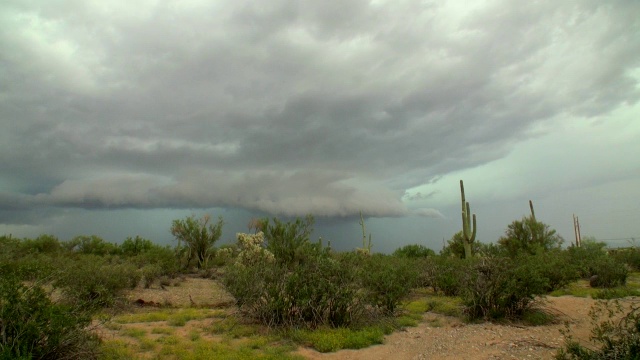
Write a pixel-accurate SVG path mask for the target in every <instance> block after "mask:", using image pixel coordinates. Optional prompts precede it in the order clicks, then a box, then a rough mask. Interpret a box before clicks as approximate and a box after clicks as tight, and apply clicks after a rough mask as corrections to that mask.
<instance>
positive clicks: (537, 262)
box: [523, 249, 580, 292]
mask: <svg viewBox="0 0 640 360" xmlns="http://www.w3.org/2000/svg"><path fill="white" fill-rule="evenodd" d="M523 258H524V259H528V261H529V262H531V266H537V269H538V272H539V274H540V276H541V277H543V278H546V279H547V281H548V286H547V287H546V292H552V291H554V290H557V289H561V288H563V287H565V286H567V285H569V284H570V283H572V282H574V281H576V280H578V279H580V271H579V269H578V267H577V266H576V265H575V264H574V263H572V262H571V260H570V258H569V256H568V254H567V253H566V252H565V251H560V250H558V249H555V250H552V251H549V252H546V253H545V252H543V253H540V254H537V255H535V256H531V257H526V256H525V257H523Z"/></svg>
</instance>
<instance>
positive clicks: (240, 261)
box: [236, 231, 275, 266]
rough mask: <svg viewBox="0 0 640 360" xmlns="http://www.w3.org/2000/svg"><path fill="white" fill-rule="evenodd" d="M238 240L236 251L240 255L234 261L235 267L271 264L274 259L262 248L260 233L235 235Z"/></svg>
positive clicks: (262, 238)
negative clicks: (263, 263)
mask: <svg viewBox="0 0 640 360" xmlns="http://www.w3.org/2000/svg"><path fill="white" fill-rule="evenodd" d="M236 238H237V240H238V249H239V250H240V253H239V254H238V257H237V259H236V265H241V266H251V265H256V264H259V263H262V262H263V261H264V262H267V263H270V262H273V261H274V260H275V257H274V256H273V254H272V253H271V252H270V251H268V250H267V249H265V248H264V233H263V232H262V231H260V232H259V233H257V234H244V233H238V234H236Z"/></svg>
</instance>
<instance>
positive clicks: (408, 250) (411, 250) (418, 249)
mask: <svg viewBox="0 0 640 360" xmlns="http://www.w3.org/2000/svg"><path fill="white" fill-rule="evenodd" d="M435 255H436V253H435V251H433V250H431V249H429V248H428V247H426V246H423V245H419V244H412V245H405V246H403V247H401V248H398V249H396V251H394V252H393V256H397V257H408V258H423V257H428V256H435Z"/></svg>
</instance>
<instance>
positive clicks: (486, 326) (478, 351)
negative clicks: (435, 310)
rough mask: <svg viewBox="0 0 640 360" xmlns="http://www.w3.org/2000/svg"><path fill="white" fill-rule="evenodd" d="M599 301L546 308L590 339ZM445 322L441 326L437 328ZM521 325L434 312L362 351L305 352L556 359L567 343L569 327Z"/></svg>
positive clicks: (557, 302)
mask: <svg viewBox="0 0 640 360" xmlns="http://www.w3.org/2000/svg"><path fill="white" fill-rule="evenodd" d="M593 303H594V301H593V300H592V299H590V298H576V297H572V296H563V297H557V298H553V297H549V298H548V299H547V304H546V305H545V308H546V309H547V310H549V311H553V312H554V313H557V314H558V315H559V317H560V319H561V320H562V322H564V321H569V322H570V324H571V325H570V326H571V330H572V333H573V334H574V337H575V338H577V339H580V340H582V341H588V339H589V334H590V323H589V318H588V313H589V309H590V308H591V305H592V304H593ZM434 318H439V319H440V321H439V323H440V324H442V326H441V327H433V326H431V325H429V324H432V323H434V321H433V320H434ZM562 322H561V323H559V324H555V325H546V326H536V327H521V326H510V325H498V324H492V323H482V324H464V323H462V322H461V321H460V320H458V319H455V318H450V317H446V316H442V315H437V314H431V313H428V314H426V315H425V321H424V322H423V323H421V324H420V325H419V326H418V327H414V328H408V329H407V330H406V331H402V332H396V333H393V334H391V335H389V336H387V337H386V338H385V342H384V344H382V345H377V346H372V347H370V348H367V349H362V350H342V351H338V352H335V353H330V354H322V353H319V352H317V351H314V350H312V349H306V348H305V349H301V350H299V352H298V353H299V354H301V355H303V356H304V357H306V358H308V359H314V360H315V359H334V360H338V359H339V360H343V359H345V360H346V359H352V360H373V359H398V360H409V359H412V360H413V359H443V360H445V359H452V360H453V359H474V360H480V359H552V358H553V356H554V355H555V354H556V352H557V350H558V349H559V348H560V347H561V346H562V345H563V341H564V339H563V337H562V335H561V334H560V329H564V324H562Z"/></svg>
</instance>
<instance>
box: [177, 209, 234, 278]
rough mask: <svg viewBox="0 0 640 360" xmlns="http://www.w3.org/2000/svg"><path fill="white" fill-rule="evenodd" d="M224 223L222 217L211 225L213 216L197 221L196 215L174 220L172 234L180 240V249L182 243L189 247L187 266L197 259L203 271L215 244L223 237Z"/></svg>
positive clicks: (206, 216) (205, 216)
mask: <svg viewBox="0 0 640 360" xmlns="http://www.w3.org/2000/svg"><path fill="white" fill-rule="evenodd" d="M223 225H224V221H223V220H222V216H220V217H218V221H217V222H216V223H215V224H214V223H211V216H210V215H204V216H203V217H202V218H200V219H196V217H195V215H191V216H188V217H186V218H185V219H183V220H173V223H172V225H171V234H172V235H173V236H175V237H176V239H177V240H178V247H180V246H181V243H182V241H184V242H185V244H186V247H187V266H189V264H190V263H191V260H192V259H193V258H194V257H195V258H196V259H197V260H198V264H197V266H198V268H199V269H201V268H202V267H204V266H205V265H206V263H207V260H208V259H209V256H210V251H211V248H212V247H213V244H214V243H215V242H216V241H218V239H220V236H221V235H222V226H223Z"/></svg>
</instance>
